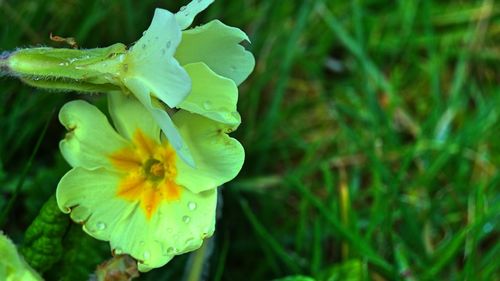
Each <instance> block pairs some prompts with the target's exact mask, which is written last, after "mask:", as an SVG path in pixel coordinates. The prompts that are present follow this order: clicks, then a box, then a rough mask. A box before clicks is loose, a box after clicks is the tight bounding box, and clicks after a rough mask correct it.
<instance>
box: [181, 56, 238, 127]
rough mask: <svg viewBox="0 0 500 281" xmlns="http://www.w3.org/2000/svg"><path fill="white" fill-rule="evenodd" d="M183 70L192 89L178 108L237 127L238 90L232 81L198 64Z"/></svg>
mask: <svg viewBox="0 0 500 281" xmlns="http://www.w3.org/2000/svg"><path fill="white" fill-rule="evenodd" d="M184 68H185V69H186V71H187V72H188V74H189V76H190V77H191V80H192V81H193V87H192V88H191V92H190V93H189V95H188V97H187V98H186V99H185V100H184V101H183V102H182V103H181V104H180V105H179V108H181V109H185V110H187V111H190V112H193V113H198V114H200V115H203V116H205V117H207V118H210V119H212V120H215V121H218V122H221V123H224V124H229V125H239V124H240V123H241V118H240V115H239V114H238V112H237V111H236V103H237V102H238V88H237V87H236V85H235V84H234V82H233V80H231V79H227V78H224V77H222V76H219V75H217V74H216V73H215V72H213V71H212V70H211V69H210V68H209V67H208V66H207V65H206V64H204V63H200V62H198V63H191V64H188V65H185V66H184Z"/></svg>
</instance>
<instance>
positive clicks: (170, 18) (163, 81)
mask: <svg viewBox="0 0 500 281" xmlns="http://www.w3.org/2000/svg"><path fill="white" fill-rule="evenodd" d="M180 40H181V30H180V29H179V26H178V24H177V22H176V20H175V17H174V15H173V14H172V13H170V12H169V11H167V10H163V9H156V10H155V15H154V17H153V21H152V22H151V25H150V26H149V28H148V30H146V31H145V33H144V35H143V36H142V37H141V39H139V41H137V42H136V43H135V45H134V46H133V47H132V49H131V50H130V51H129V52H128V53H127V55H126V57H125V61H124V64H125V65H126V67H125V73H124V75H123V79H124V80H125V79H130V78H135V79H138V80H140V81H141V82H142V83H143V84H144V85H146V86H147V88H148V89H149V93H151V94H153V95H154V96H155V97H157V98H158V99H160V100H161V101H163V102H164V103H166V104H167V105H168V106H170V107H175V106H177V105H178V104H179V103H181V102H182V100H184V98H185V97H186V96H187V94H188V93H189V91H190V89H191V81H190V80H189V76H188V75H187V73H186V71H185V70H184V69H183V68H182V67H181V66H180V65H179V63H178V62H177V60H175V58H174V57H173V54H174V52H175V49H176V48H177V46H178V45H179V42H180ZM132 93H133V91H132Z"/></svg>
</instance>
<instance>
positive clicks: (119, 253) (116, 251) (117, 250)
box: [113, 247, 123, 255]
mask: <svg viewBox="0 0 500 281" xmlns="http://www.w3.org/2000/svg"><path fill="white" fill-rule="evenodd" d="M122 253H123V250H122V249H121V248H120V247H116V248H115V249H114V250H113V254H115V255H121V254H122Z"/></svg>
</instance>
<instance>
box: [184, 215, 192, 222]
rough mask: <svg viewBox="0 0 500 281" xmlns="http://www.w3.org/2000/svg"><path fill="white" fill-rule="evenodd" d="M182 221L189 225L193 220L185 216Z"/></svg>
mask: <svg viewBox="0 0 500 281" xmlns="http://www.w3.org/2000/svg"><path fill="white" fill-rule="evenodd" d="M182 221H183V222H185V223H189V222H190V221H191V218H190V217H189V216H183V217H182Z"/></svg>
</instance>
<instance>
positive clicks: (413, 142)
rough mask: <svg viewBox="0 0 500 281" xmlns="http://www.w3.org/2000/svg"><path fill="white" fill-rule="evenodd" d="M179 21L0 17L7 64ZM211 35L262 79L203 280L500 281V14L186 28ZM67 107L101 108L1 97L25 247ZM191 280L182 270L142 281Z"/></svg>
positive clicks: (314, 2) (284, 19) (58, 97)
mask: <svg viewBox="0 0 500 281" xmlns="http://www.w3.org/2000/svg"><path fill="white" fill-rule="evenodd" d="M186 3H187V1H183V2H178V1H167V0H165V1H151V0H145V1H132V0H121V1H118V0H85V1H84V0H64V1H63V0H53V1H29V0H17V1H7V0H0V50H13V49H15V48H19V47H30V46H40V45H44V46H55V47H65V46H64V45H61V44H60V43H55V42H51V41H50V40H49V33H51V32H52V33H54V34H56V35H60V36H64V37H75V38H76V40H77V42H78V43H79V45H80V46H81V47H83V48H93V47H104V46H108V45H110V44H112V43H116V42H123V43H126V44H131V43H133V42H134V41H135V40H137V39H138V38H139V37H140V36H141V34H142V31H144V30H145V29H146V28H147V26H148V25H149V22H150V20H151V18H152V15H153V11H154V8H155V7H162V8H167V9H169V10H171V11H176V10H177V9H178V8H179V7H180V6H181V5H183V4H186ZM215 18H217V19H221V20H222V21H223V22H224V23H226V24H228V25H232V26H236V27H239V28H241V29H243V30H244V31H245V32H247V33H248V34H249V37H250V39H251V41H252V44H248V45H247V46H248V48H249V49H250V50H251V51H252V53H253V54H254V55H255V57H256V68H255V70H254V72H253V74H252V75H251V76H250V78H249V79H248V80H247V81H246V82H245V83H244V84H243V85H242V86H241V87H240V100H239V110H240V112H241V114H242V118H243V122H242V125H241V126H240V128H239V129H238V131H236V132H235V134H234V136H235V137H237V138H238V139H239V140H240V141H241V142H242V143H243V145H244V146H245V149H246V162H245V165H244V167H243V170H242V171H241V173H240V175H239V176H238V177H237V178H236V179H235V180H233V181H232V182H230V183H228V184H226V185H225V186H224V187H223V188H222V189H221V194H222V203H223V204H222V208H221V218H220V219H219V221H218V225H217V231H216V234H215V237H214V240H213V243H212V244H211V247H210V249H208V250H211V255H210V257H209V258H208V259H207V262H206V266H205V269H204V274H205V277H206V280H272V279H276V278H283V277H285V276H290V275H299V274H300V275H307V276H312V277H314V278H315V279H317V280H499V279H500V274H499V271H500V261H499V257H500V243H499V239H498V237H499V223H500V212H499V211H500V193H499V186H500V172H499V170H498V168H499V164H500V120H499V118H500V116H499V114H500V85H499V84H500V83H499V82H500V67H499V65H500V64H499V63H500V7H499V6H498V4H495V3H494V1H493V0H483V1H473V0H471V1H437V0H434V1H431V0H407V1H403V0H401V1H382V0H353V1H327V0H323V1H321V0H304V1H279V0H266V1H262V0H248V1H243V0H240V1H228V0H226V1H216V2H215V3H214V4H213V5H212V6H210V7H209V8H208V9H207V10H206V11H205V12H204V13H202V14H201V15H199V16H198V17H197V19H196V22H195V23H196V24H202V23H205V22H208V21H209V20H211V19H215ZM201 47H202V46H201ZM76 98H84V99H90V100H92V102H94V103H96V104H100V105H103V104H104V103H105V99H103V96H101V95H93V96H89V95H78V94H76V93H69V94H64V93H48V92H45V91H41V90H37V89H33V88H30V87H28V86H25V85H22V84H21V83H20V82H19V81H16V80H14V79H9V78H1V80H0V192H1V194H2V196H1V197H0V208H5V205H6V202H7V200H8V199H9V198H11V197H12V195H13V194H14V191H15V188H16V185H18V183H19V181H20V180H24V182H23V185H22V189H21V192H20V193H19V196H18V197H17V200H16V201H15V204H14V208H13V211H12V212H11V214H10V216H9V217H8V218H7V221H6V223H5V225H4V226H3V230H4V231H5V232H6V233H7V234H8V235H9V236H10V237H12V238H13V240H14V241H15V242H17V243H21V242H22V238H23V232H24V231H25V229H26V227H27V226H28V225H29V224H30V222H31V221H32V220H33V218H35V216H36V215H37V213H38V211H39V209H40V207H41V206H42V204H43V203H44V202H45V201H46V200H47V198H49V196H50V195H51V194H52V193H53V192H54V191H55V187H56V185H57V182H58V180H59V179H60V177H61V176H62V175H63V174H64V173H65V172H66V171H67V170H68V169H69V167H68V165H67V164H66V163H65V162H64V160H62V158H61V156H60V155H59V151H58V141H59V140H60V139H61V138H62V137H63V136H64V133H65V132H64V128H63V127H62V126H61V125H60V124H59V122H58V121H57V111H58V110H59V108H60V107H61V106H62V105H63V104H64V103H65V102H67V101H69V100H72V99H76ZM46 124H47V126H48V129H47V133H46V134H45V135H42V129H43V127H44V126H45V125H46ZM39 139H40V141H41V144H40V149H39V150H38V151H37V153H36V155H35V157H34V160H33V162H32V165H31V167H30V169H29V171H28V172H27V173H26V176H24V172H23V171H24V170H25V169H26V167H27V165H28V163H29V159H30V156H31V155H32V153H33V150H34V147H35V145H36V143H37V141H38V140H39ZM86 239H88V238H87V237H85V236H82V239H81V240H82V241H84V240H85V241H86V242H85V243H90V244H92V243H94V244H92V245H94V246H92V247H87V248H91V249H92V251H94V252H98V253H99V254H97V255H95V253H94V255H93V256H92V255H91V254H89V253H86V252H88V251H89V250H88V249H87V250H81V251H80V250H78V251H76V254H74V255H76V256H79V255H80V256H79V257H78V258H76V259H73V260H72V262H75V260H76V263H77V266H82V267H83V265H85V266H86V268H90V269H92V268H94V267H95V265H96V264H97V263H99V262H101V261H102V260H100V259H99V258H90V257H96V256H97V257H99V255H100V256H101V257H102V259H104V258H106V257H109V254H110V253H109V250H108V249H109V248H107V244H106V243H99V242H96V241H93V240H92V239H90V241H89V240H86ZM78 241H80V240H78ZM96 243H97V244H96ZM90 244H89V245H90ZM65 263H67V264H66V265H65ZM68 264H70V261H69V260H63V261H62V266H63V267H64V266H66V267H69V266H70V265H68ZM71 266H73V265H71ZM71 268H72V267H71ZM189 268H191V267H190V262H189V255H183V256H180V257H177V258H175V259H174V260H173V261H172V262H170V263H169V264H168V265H167V266H165V267H163V268H162V269H158V270H154V271H152V272H150V273H147V274H143V275H142V276H141V278H140V280H182V278H185V279H184V280H188V279H189V278H187V277H186V276H187V275H188V274H186V273H185V272H189ZM83 272H84V273H85V274H86V272H85V270H83ZM89 272H90V271H89ZM48 274H49V275H47V276H49V278H55V277H50V276H55V275H50V273H48ZM182 276H184V277H182ZM48 280H51V279H48ZM54 280H55V279H54ZM189 280H196V279H189Z"/></svg>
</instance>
